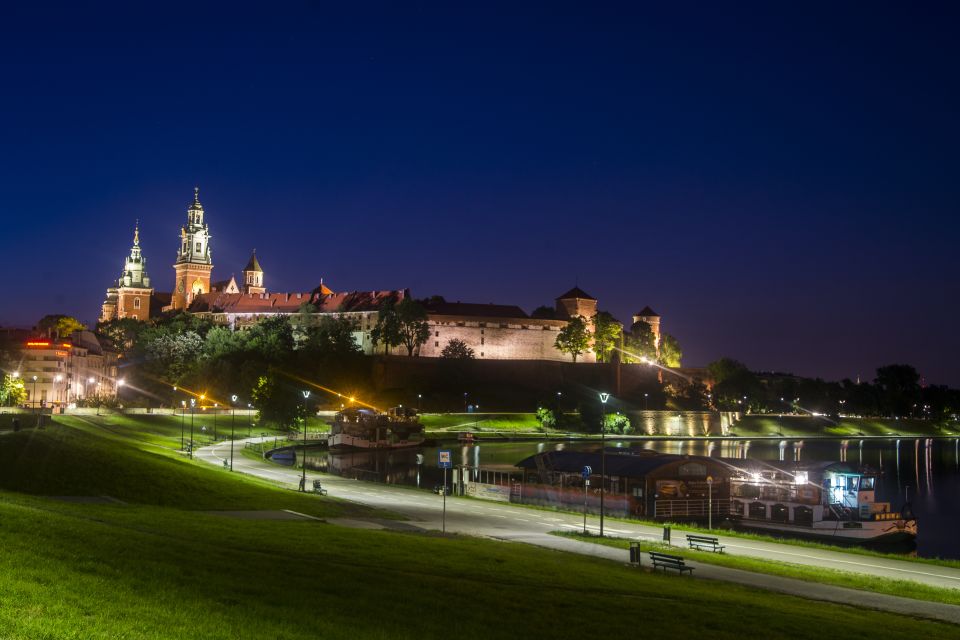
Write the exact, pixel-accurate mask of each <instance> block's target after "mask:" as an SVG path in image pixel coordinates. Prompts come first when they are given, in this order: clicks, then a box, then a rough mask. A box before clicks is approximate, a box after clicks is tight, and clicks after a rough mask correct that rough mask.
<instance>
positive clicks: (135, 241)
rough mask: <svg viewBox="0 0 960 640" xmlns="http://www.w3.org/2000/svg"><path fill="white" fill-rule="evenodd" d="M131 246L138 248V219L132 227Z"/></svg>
mask: <svg viewBox="0 0 960 640" xmlns="http://www.w3.org/2000/svg"><path fill="white" fill-rule="evenodd" d="M133 246H135V247H139V246H140V219H139V218H137V221H136V223H134V225H133Z"/></svg>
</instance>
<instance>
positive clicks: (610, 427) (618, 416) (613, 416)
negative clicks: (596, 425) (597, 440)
mask: <svg viewBox="0 0 960 640" xmlns="http://www.w3.org/2000/svg"><path fill="white" fill-rule="evenodd" d="M603 423H604V424H603V431H604V433H616V434H623V435H628V434H630V433H632V432H633V427H632V426H631V425H630V419H629V418H628V417H627V416H625V415H623V414H622V413H608V414H607V415H606V417H605V418H604V421H603Z"/></svg>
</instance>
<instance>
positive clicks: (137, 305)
mask: <svg viewBox="0 0 960 640" xmlns="http://www.w3.org/2000/svg"><path fill="white" fill-rule="evenodd" d="M133 308H134V309H139V308H140V298H134V299H133Z"/></svg>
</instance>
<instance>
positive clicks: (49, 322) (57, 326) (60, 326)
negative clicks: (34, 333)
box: [37, 314, 87, 340]
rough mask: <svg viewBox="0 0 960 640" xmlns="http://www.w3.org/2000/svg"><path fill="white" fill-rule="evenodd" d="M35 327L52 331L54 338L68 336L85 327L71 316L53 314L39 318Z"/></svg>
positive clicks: (58, 338)
mask: <svg viewBox="0 0 960 640" xmlns="http://www.w3.org/2000/svg"><path fill="white" fill-rule="evenodd" d="M37 328H38V329H40V330H41V331H44V332H49V333H52V334H53V335H54V338H55V339H56V340H61V339H66V338H69V337H70V336H71V335H73V334H74V333H76V332H77V331H83V330H84V329H86V328H87V327H86V325H84V324H83V323H82V322H80V321H79V320H77V319H76V318H74V317H72V316H65V315H63V314H53V315H48V316H43V317H42V318H40V322H38V323H37Z"/></svg>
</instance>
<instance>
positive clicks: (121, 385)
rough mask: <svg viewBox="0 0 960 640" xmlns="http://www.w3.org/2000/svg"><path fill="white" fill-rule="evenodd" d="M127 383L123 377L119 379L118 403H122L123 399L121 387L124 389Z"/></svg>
mask: <svg viewBox="0 0 960 640" xmlns="http://www.w3.org/2000/svg"><path fill="white" fill-rule="evenodd" d="M125 384H127V381H126V380H124V379H123V378H120V379H119V380H117V404H120V400H121V398H120V389H122V388H123V385H125Z"/></svg>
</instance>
